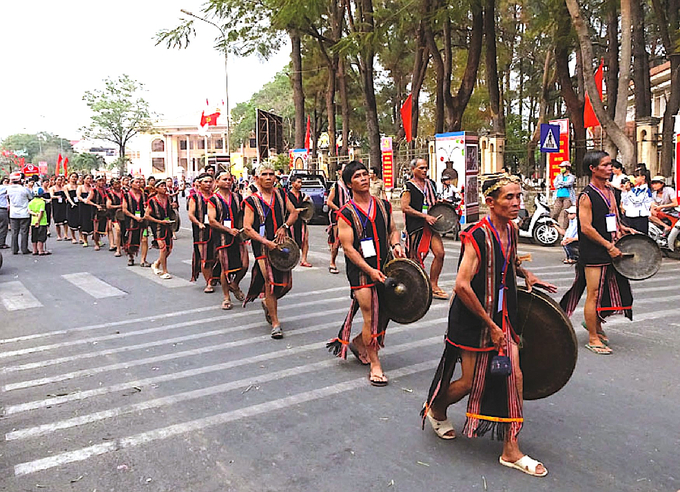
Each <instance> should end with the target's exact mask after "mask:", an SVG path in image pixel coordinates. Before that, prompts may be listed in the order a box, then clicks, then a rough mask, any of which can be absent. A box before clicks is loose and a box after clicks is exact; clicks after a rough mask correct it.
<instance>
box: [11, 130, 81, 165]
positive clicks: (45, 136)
mask: <svg viewBox="0 0 680 492" xmlns="http://www.w3.org/2000/svg"><path fill="white" fill-rule="evenodd" d="M0 147H2V148H3V149H5V150H8V151H10V152H13V153H14V154H16V155H17V156H19V157H24V158H25V159H26V162H32V163H34V164H37V163H38V162H39V161H44V160H47V161H48V163H50V164H54V163H55V162H56V159H57V155H58V154H59V153H61V154H62V156H63V157H66V156H67V155H69V154H71V153H72V152H73V148H72V147H71V142H69V141H68V140H66V139H64V138H61V137H58V136H56V135H53V134H51V133H47V132H38V133H16V134H14V135H10V136H8V137H7V138H5V139H4V140H3V141H2V143H0ZM55 152H56V154H55V155H54V161H53V162H50V161H51V159H46V157H49V156H51V155H52V154H54V153H55Z"/></svg>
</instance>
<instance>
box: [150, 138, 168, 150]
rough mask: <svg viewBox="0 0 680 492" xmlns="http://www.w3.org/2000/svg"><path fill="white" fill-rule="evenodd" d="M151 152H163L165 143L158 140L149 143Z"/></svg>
mask: <svg viewBox="0 0 680 492" xmlns="http://www.w3.org/2000/svg"><path fill="white" fill-rule="evenodd" d="M151 152H165V142H164V141H163V140H161V139H160V138H157V139H156V140H154V141H153V142H151Z"/></svg>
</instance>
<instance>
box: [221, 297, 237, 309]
mask: <svg viewBox="0 0 680 492" xmlns="http://www.w3.org/2000/svg"><path fill="white" fill-rule="evenodd" d="M233 307H234V306H233V305H232V303H231V301H230V300H228V299H225V300H224V301H222V309H224V310H225V311H229V310H230V309H231V308H233Z"/></svg>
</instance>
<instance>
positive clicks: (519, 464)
mask: <svg viewBox="0 0 680 492" xmlns="http://www.w3.org/2000/svg"><path fill="white" fill-rule="evenodd" d="M498 462H499V463H500V464H501V465H503V466H507V467H508V468H514V469H515V470H519V471H521V472H524V473H526V474H527V475H531V476H532V477H545V476H546V475H547V474H548V469H547V468H546V467H545V465H544V464H543V463H541V462H540V461H536V460H535V459H533V458H531V457H530V456H529V455H528V454H525V455H524V456H522V457H521V458H520V459H518V460H517V461H515V462H512V461H505V460H504V459H503V457H502V456H501V457H499V458H498ZM539 465H540V466H542V467H543V468H544V470H543V473H538V472H536V470H537V469H538V467H539Z"/></svg>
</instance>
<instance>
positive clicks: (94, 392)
mask: <svg viewBox="0 0 680 492" xmlns="http://www.w3.org/2000/svg"><path fill="white" fill-rule="evenodd" d="M446 320H447V318H438V319H433V320H428V321H422V322H418V323H412V324H410V325H403V326H396V327H394V328H389V334H390V336H391V335H395V334H397V333H402V332H410V331H412V330H417V329H420V328H424V327H426V326H431V325H436V324H443V323H445V322H446ZM335 326H338V325H337V324H336V325H335ZM441 340H442V342H443V338H442V339H441ZM325 347H326V342H315V343H310V344H307V345H301V346H299V347H292V348H285V349H283V350H275V351H273V352H267V353H265V354H261V355H255V356H252V357H248V358H245V359H237V360H231V361H228V362H222V363H220V364H213V365H209V366H203V367H197V368H194V369H187V370H185V371H179V372H175V373H171V374H161V375H159V376H154V377H150V378H144V379H137V380H134V381H127V382H125V383H117V384H113V385H110V386H104V387H100V388H94V389H90V390H82V391H75V392H74V393H70V394H68V395H62V396H53V397H50V398H46V399H42V400H34V401H29V402H25V403H18V404H14V405H7V406H6V407H5V412H4V413H5V415H6V416H9V415H13V414H17V413H22V412H27V411H29V410H36V409H39V408H45V407H51V406H55V405H62V404H64V403H69V402H72V401H81V400H85V399H88V398H93V397H95V396H102V395H106V394H110V393H115V392H118V391H125V390H129V389H131V388H134V387H144V386H147V385H152V384H157V383H163V382H167V381H175V380H178V379H184V378H189V377H194V376H199V375H201V374H207V373H211V372H217V371H224V370H227V369H233V368H234V367H240V366H244V365H247V364H256V363H258V362H265V361H269V360H272V359H277V358H279V357H287V356H293V355H297V354H301V353H305V352H309V351H311V350H320V349H325Z"/></svg>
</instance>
